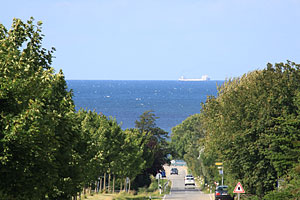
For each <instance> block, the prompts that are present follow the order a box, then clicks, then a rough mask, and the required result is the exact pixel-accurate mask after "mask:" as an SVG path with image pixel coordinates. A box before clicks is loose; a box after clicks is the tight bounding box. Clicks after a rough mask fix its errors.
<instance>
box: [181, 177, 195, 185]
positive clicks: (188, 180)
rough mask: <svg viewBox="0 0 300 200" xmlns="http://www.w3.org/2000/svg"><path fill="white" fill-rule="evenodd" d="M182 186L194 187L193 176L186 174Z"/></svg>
mask: <svg viewBox="0 0 300 200" xmlns="http://www.w3.org/2000/svg"><path fill="white" fill-rule="evenodd" d="M184 185H185V186H187V185H193V186H195V185H196V184H195V180H194V177H193V175H190V174H188V175H186V176H185V177H184Z"/></svg>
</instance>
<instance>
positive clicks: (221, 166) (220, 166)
mask: <svg viewBox="0 0 300 200" xmlns="http://www.w3.org/2000/svg"><path fill="white" fill-rule="evenodd" d="M215 165H217V166H219V167H218V169H221V170H219V174H222V185H224V171H223V163H222V162H216V163H215Z"/></svg>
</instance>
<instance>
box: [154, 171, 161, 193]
mask: <svg viewBox="0 0 300 200" xmlns="http://www.w3.org/2000/svg"><path fill="white" fill-rule="evenodd" d="M155 178H156V179H157V187H158V189H159V194H161V186H160V184H159V180H160V179H161V178H162V175H161V173H157V174H156V176H155Z"/></svg>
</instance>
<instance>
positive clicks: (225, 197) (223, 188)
mask: <svg viewBox="0 0 300 200" xmlns="http://www.w3.org/2000/svg"><path fill="white" fill-rule="evenodd" d="M215 200H233V197H231V195H230V194H228V186H227V185H220V186H217V187H216V190H215Z"/></svg>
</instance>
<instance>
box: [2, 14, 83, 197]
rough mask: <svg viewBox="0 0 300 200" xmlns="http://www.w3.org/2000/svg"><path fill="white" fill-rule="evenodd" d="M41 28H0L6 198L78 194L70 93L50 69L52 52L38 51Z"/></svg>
mask: <svg viewBox="0 0 300 200" xmlns="http://www.w3.org/2000/svg"><path fill="white" fill-rule="evenodd" d="M41 24H42V23H41V22H38V23H37V25H34V24H33V18H31V19H30V20H28V21H27V23H23V22H22V21H21V20H19V19H14V20H13V24H12V28H11V29H10V30H9V31H7V29H6V28H5V27H4V26H3V25H0V83H1V86H0V87H1V90H0V104H1V105H0V108H1V110H0V116H1V118H0V179H1V182H0V188H1V189H0V190H1V192H0V193H1V195H3V196H4V197H5V198H8V199H9V198H10V199H44V198H45V197H46V196H48V197H49V198H52V197H53V198H54V197H55V198H57V197H59V196H61V197H70V196H71V195H72V193H74V192H76V191H77V189H78V188H77V183H78V182H79V179H78V178H79V177H78V173H76V171H77V170H78V166H77V165H76V162H77V159H78V153H77V152H76V148H75V147H76V145H77V142H78V134H77V126H76V121H75V118H74V103H73V101H72V93H71V92H70V91H67V87H66V82H65V80H64V76H63V74H62V72H59V73H58V74H54V70H53V68H51V63H52V57H53V56H52V54H53V52H54V50H55V49H54V48H53V49H52V50H50V51H47V50H46V49H44V48H42V39H43V35H42V34H41ZM66 188H67V189H66Z"/></svg>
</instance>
